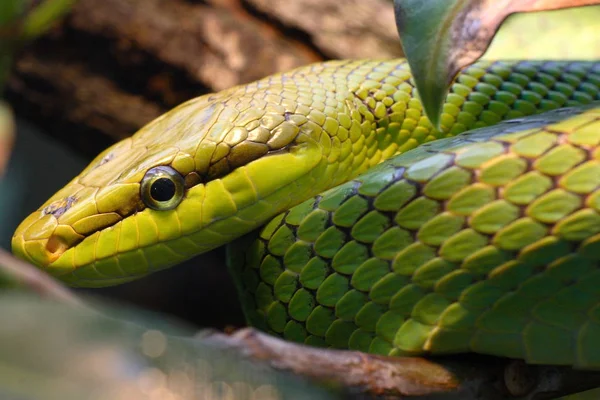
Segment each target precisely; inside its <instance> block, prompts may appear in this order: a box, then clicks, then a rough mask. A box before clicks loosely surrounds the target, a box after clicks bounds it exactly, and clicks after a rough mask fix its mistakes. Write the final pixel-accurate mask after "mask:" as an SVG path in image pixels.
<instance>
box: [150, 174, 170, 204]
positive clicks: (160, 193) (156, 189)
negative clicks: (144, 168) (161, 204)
mask: <svg viewBox="0 0 600 400" xmlns="http://www.w3.org/2000/svg"><path fill="white" fill-rule="evenodd" d="M175 191H176V187H175V183H174V182H173V181H172V180H170V179H168V178H158V179H157V180H155V181H154V182H153V183H152V186H151V187H150V196H152V198H153V199H154V200H156V201H169V200H171V199H172V198H173V196H175Z"/></svg>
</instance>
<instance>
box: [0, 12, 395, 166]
mask: <svg viewBox="0 0 600 400" xmlns="http://www.w3.org/2000/svg"><path fill="white" fill-rule="evenodd" d="M400 55H401V48H400V42H399V40H398V37H397V33H396V27H395V24H394V17H393V9H392V2H391V1H389V0H346V1H338V0H295V1H288V0H207V1H200V0H79V1H78V3H77V4H76V6H75V7H74V9H73V11H72V13H71V14H70V15H69V17H68V18H67V19H66V20H65V21H64V22H63V23H62V24H60V25H59V26H58V27H57V28H56V29H53V30H52V32H50V33H49V34H47V35H46V36H44V37H42V38H41V39H39V40H37V41H36V42H35V43H33V44H31V45H30V46H28V47H27V48H25V49H23V51H22V52H21V53H20V54H19V56H18V57H17V59H16V62H15V65H14V70H13V74H12V76H11V78H10V80H9V83H8V93H7V98H8V101H9V102H10V103H11V104H12V105H13V107H14V109H15V111H16V113H17V114H18V115H20V116H23V117H26V118H27V119H28V120H30V121H33V122H36V123H38V124H39V125H40V126H42V127H43V128H44V130H45V131H47V132H48V133H49V134H51V135H52V136H55V137H56V138H58V139H60V140H62V141H64V142H66V143H67V144H68V145H70V146H72V147H74V148H75V149H76V150H77V151H79V152H82V153H83V154H86V155H87V156H90V157H91V156H93V155H95V154H97V153H98V152H99V151H100V150H102V149H103V148H104V147H106V146H107V145H108V144H110V143H111V142H114V141H116V140H119V139H122V138H124V137H126V136H128V135H130V134H132V133H133V132H135V131H136V130H137V129H138V128H139V127H141V126H142V125H143V124H145V123H146V122H148V121H150V120H152V119H153V118H155V117H157V116H158V115H160V114H161V113H163V112H164V111H166V110H168V109H169V108H172V107H174V106H175V105H177V104H179V103H181V102H183V101H185V100H187V99H189V98H192V97H196V96H198V95H201V94H204V93H209V92H213V91H218V90H221V89H225V88H227V87H230V86H233V85H236V84H240V83H245V82H250V81H253V80H255V79H258V78H261V77H263V76H266V75H269V74H272V73H275V72H279V71H284V70H289V69H291V68H293V67H296V66H300V65H304V64H308V63H311V62H315V61H321V60H326V59H331V58H361V57H380V58H389V57H397V56H400Z"/></svg>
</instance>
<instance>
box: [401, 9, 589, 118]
mask: <svg viewBox="0 0 600 400" xmlns="http://www.w3.org/2000/svg"><path fill="white" fill-rule="evenodd" d="M592 4H600V0H505V1H497V0H430V1H426V2H425V1H422V0H395V1H394V6H395V13H396V25H397V26H398V32H399V34H400V40H401V42H402V47H403V49H404V53H405V55H406V58H407V60H408V63H409V65H410V67H411V69H412V73H413V76H414V79H415V84H416V87H417V90H418V92H419V95H420V97H421V101H422V103H423V107H424V109H425V113H426V115H427V116H428V117H429V119H430V120H431V122H432V124H433V125H434V126H436V127H439V117H440V114H441V109H442V105H443V102H444V99H445V97H446V93H447V90H448V87H449V86H450V84H451V83H452V80H453V79H454V77H455V76H456V74H457V73H458V72H459V71H460V70H461V69H462V68H464V67H465V66H467V65H469V64H471V63H473V62H474V61H476V60H477V59H478V58H480V57H481V56H482V55H483V53H484V52H485V51H486V49H487V48H488V46H489V44H490V42H491V40H492V39H493V37H494V35H495V34H496V31H497V30H498V28H499V26H500V24H501V23H502V22H503V21H504V20H505V19H506V17H507V16H509V15H510V14H513V13H517V12H532V11H544V10H555V9H561V8H568V7H577V6H584V5H592ZM596 21H597V20H596ZM594 24H595V26H596V27H597V25H598V23H597V22H594ZM544 33H545V32H536V33H530V34H529V35H530V37H531V38H532V39H531V40H530V42H533V43H535V42H536V40H537V39H536V35H543V34H544ZM521 35H523V32H521ZM511 58H514V57H511ZM546 58H547V57H546Z"/></svg>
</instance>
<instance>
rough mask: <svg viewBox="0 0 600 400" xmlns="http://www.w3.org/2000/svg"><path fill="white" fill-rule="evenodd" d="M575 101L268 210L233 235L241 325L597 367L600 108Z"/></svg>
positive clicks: (292, 335)
mask: <svg viewBox="0 0 600 400" xmlns="http://www.w3.org/2000/svg"><path fill="white" fill-rule="evenodd" d="M580 113H582V111H581V110H579V111H577V110H575V111H574V110H566V111H565V110H559V111H558V112H554V113H551V114H546V115H544V116H541V117H531V118H530V119H529V120H525V121H520V122H523V123H524V124H522V125H515V124H514V123H510V122H507V123H502V124H500V125H498V126H494V127H491V128H486V129H483V130H481V131H476V132H473V133H470V134H468V135H461V136H459V137H458V138H452V139H444V140H441V141H437V142H434V143H431V144H427V145H425V146H421V147H419V148H418V149H416V150H413V151H410V152H408V153H406V154H402V155H399V156H395V157H393V158H392V159H391V160H389V161H386V162H384V163H382V164H380V165H379V166H377V167H375V168H373V169H372V170H370V171H369V172H367V173H365V174H363V175H361V176H359V177H358V178H356V179H354V180H352V181H350V182H348V183H347V184H344V185H341V186H339V187H337V188H334V189H332V190H329V191H327V192H325V193H323V194H322V195H320V196H318V197H316V198H312V199H310V200H308V201H306V202H304V203H302V204H300V205H298V206H296V207H294V208H292V209H290V210H289V211H287V212H285V213H284V214H281V215H279V216H278V217H276V218H274V219H273V220H272V221H271V222H270V223H269V224H268V225H266V226H265V227H264V228H262V229H261V230H260V231H259V233H258V236H259V237H258V238H255V237H254V236H251V235H249V236H248V237H246V238H244V239H242V240H240V242H239V243H236V244H235V245H234V246H231V247H230V250H235V251H233V252H230V266H231V269H232V273H233V275H234V277H236V280H237V283H238V286H239V289H240V293H241V299H242V302H243V304H244V307H245V311H246V314H247V316H248V320H249V323H250V324H252V325H254V326H257V327H259V328H262V329H265V330H267V331H269V332H271V333H273V334H276V335H281V336H282V337H284V338H286V339H288V340H294V341H299V342H304V343H307V344H312V345H319V346H327V347H333V348H343V349H353V350H361V351H367V352H372V353H379V354H391V355H398V354H421V353H435V354H440V353H455V352H467V351H474V352H480V353H485V354H492V355H498V356H504V357H514V358H522V359H525V360H527V361H528V362H532V363H544V364H566V365H574V366H577V367H584V368H599V367H600V352H598V351H597V349H598V348H599V346H598V339H597V338H598V334H599V333H600V289H599V288H600V109H598V108H593V107H592V108H588V110H587V111H585V112H584V113H583V114H581V115H579V114H580ZM518 126H520V128H516V127H518ZM242 249H245V253H244V252H242V251H241V250H242Z"/></svg>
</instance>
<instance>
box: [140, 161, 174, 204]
mask: <svg viewBox="0 0 600 400" xmlns="http://www.w3.org/2000/svg"><path fill="white" fill-rule="evenodd" d="M184 185H185V183H184V180H183V177H182V176H181V175H180V174H179V172H177V171H175V170H174V169H173V168H171V167H166V166H160V167H154V168H150V169H149V170H148V172H146V175H144V178H143V179H142V184H141V189H140V192H141V196H142V201H143V202H144V204H146V206H148V207H150V208H152V209H154V210H161V211H162V210H171V209H173V208H175V207H177V206H178V205H179V203H181V199H183V189H184Z"/></svg>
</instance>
